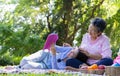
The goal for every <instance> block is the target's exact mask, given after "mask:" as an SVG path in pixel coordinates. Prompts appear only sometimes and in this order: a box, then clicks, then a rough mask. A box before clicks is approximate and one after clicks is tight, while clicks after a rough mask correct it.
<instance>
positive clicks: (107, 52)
mask: <svg viewBox="0 0 120 76" xmlns="http://www.w3.org/2000/svg"><path fill="white" fill-rule="evenodd" d="M105 28H106V22H105V21H104V20H103V19H101V18H94V19H92V20H91V22H90V25H89V28H88V33H86V34H85V35H83V38H82V42H81V45H80V46H79V49H80V50H81V52H82V53H84V54H85V55H86V56H88V57H89V58H88V60H87V64H88V65H92V64H97V65H106V66H108V65H112V64H113V60H112V58H111V55H112V51H111V48H110V42H109V38H108V37H107V36H106V35H105V34H103V31H104V29H105ZM81 64H83V62H81V61H80V60H78V59H75V58H72V59H69V60H67V62H66V66H72V67H74V68H79V65H81Z"/></svg>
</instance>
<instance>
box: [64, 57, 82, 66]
mask: <svg viewBox="0 0 120 76" xmlns="http://www.w3.org/2000/svg"><path fill="white" fill-rule="evenodd" d="M81 64H83V62H81V61H80V60H77V59H75V58H72V59H68V60H67V61H66V66H71V67H74V68H79V66H80V65H81Z"/></svg>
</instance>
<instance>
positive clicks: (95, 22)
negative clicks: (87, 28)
mask: <svg viewBox="0 0 120 76" xmlns="http://www.w3.org/2000/svg"><path fill="white" fill-rule="evenodd" d="M91 24H92V25H93V26H95V27H96V28H97V30H98V32H103V31H104V29H105V28H106V26H107V25H106V22H105V21H104V20H103V19H102V18H98V17H97V18H94V19H92V20H91Z"/></svg>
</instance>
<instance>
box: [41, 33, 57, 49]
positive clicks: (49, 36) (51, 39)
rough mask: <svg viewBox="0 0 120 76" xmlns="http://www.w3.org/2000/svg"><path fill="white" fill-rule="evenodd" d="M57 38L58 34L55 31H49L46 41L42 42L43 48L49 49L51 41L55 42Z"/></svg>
mask: <svg viewBox="0 0 120 76" xmlns="http://www.w3.org/2000/svg"><path fill="white" fill-rule="evenodd" d="M57 40H58V35H57V34H55V33H51V34H49V35H48V37H47V39H46V42H45V44H44V47H43V50H44V49H48V50H50V46H51V44H52V43H54V44H56V41H57Z"/></svg>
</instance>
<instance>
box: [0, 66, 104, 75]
mask: <svg viewBox="0 0 120 76" xmlns="http://www.w3.org/2000/svg"><path fill="white" fill-rule="evenodd" d="M10 73H11V74H15V73H17V74H19V73H35V74H50V73H56V74H57V73H58V74H72V75H73V76H105V75H96V74H85V73H81V72H76V71H69V70H55V69H20V68H16V67H12V68H11V67H7V68H0V74H10Z"/></svg>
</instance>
